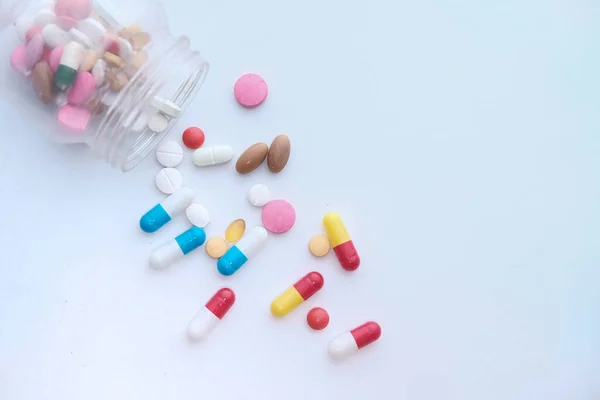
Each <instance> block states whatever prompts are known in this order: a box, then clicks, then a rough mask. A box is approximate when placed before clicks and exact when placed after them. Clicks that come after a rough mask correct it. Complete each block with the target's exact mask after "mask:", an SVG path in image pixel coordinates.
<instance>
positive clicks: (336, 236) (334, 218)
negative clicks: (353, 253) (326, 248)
mask: <svg viewBox="0 0 600 400" xmlns="http://www.w3.org/2000/svg"><path fill="white" fill-rule="evenodd" d="M323 225H324V226H325V231H326V232H327V236H328V237H329V241H330V242H331V247H337V246H339V245H340V244H343V243H346V242H349V241H350V240H351V239H350V235H348V231H346V227H345V226H344V222H342V217H340V215H339V214H338V213H334V212H330V213H328V214H327V215H325V217H323Z"/></svg>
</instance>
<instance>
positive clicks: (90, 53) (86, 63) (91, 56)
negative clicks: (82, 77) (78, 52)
mask: <svg viewBox="0 0 600 400" xmlns="http://www.w3.org/2000/svg"><path fill="white" fill-rule="evenodd" d="M96 61H98V53H97V52H96V50H91V49H88V50H86V51H85V52H84V53H83V58H82V59H81V64H79V71H85V72H89V71H91V70H92V68H94V64H96Z"/></svg>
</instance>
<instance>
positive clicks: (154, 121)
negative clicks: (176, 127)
mask: <svg viewBox="0 0 600 400" xmlns="http://www.w3.org/2000/svg"><path fill="white" fill-rule="evenodd" d="M168 126H169V120H168V119H167V117H165V116H164V115H163V114H161V113H157V114H154V115H153V116H152V117H151V118H150V121H148V128H150V130H151V131H152V132H156V133H160V132H162V131H164V130H165V129H167V127H168Z"/></svg>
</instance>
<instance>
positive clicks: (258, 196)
mask: <svg viewBox="0 0 600 400" xmlns="http://www.w3.org/2000/svg"><path fill="white" fill-rule="evenodd" d="M248 201H249V202H250V204H252V205H253V206H256V207H262V206H264V205H265V204H267V203H268V202H269V201H271V191H270V190H269V188H268V187H266V186H265V185H263V184H261V183H259V184H258V185H254V186H252V187H251V188H250V190H249V191H248Z"/></svg>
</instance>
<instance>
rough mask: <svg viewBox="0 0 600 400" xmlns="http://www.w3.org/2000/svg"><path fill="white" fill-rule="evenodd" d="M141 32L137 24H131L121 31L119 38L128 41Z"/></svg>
mask: <svg viewBox="0 0 600 400" xmlns="http://www.w3.org/2000/svg"><path fill="white" fill-rule="evenodd" d="M141 31H142V27H141V26H139V25H138V24H132V25H129V26H126V27H125V28H123V29H121V31H120V32H119V36H121V37H122V38H123V39H127V40H129V39H131V38H132V37H134V36H135V35H137V34H138V33H140V32H141Z"/></svg>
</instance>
